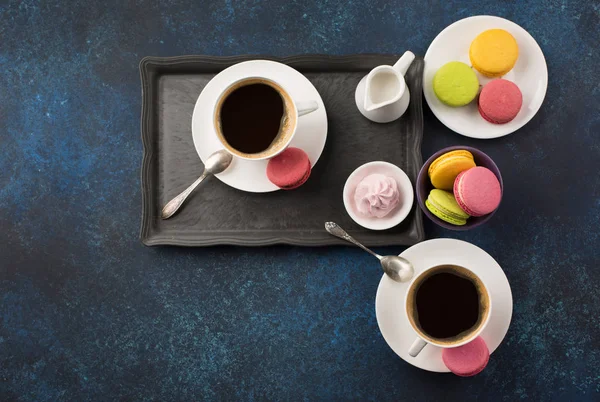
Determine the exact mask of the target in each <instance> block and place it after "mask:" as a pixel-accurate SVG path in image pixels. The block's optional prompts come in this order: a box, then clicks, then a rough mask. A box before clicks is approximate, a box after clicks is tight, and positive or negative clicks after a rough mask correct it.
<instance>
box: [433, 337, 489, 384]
mask: <svg viewBox="0 0 600 402" xmlns="http://www.w3.org/2000/svg"><path fill="white" fill-rule="evenodd" d="M442 360H443V361H444V364H445V365H446V367H448V370H450V371H451V372H453V373H454V374H456V375H458V376H461V377H472V376H474V375H476V374H479V373H481V372H482V371H483V369H484V368H485V366H487V364H488V362H489V361H490V351H489V349H488V347H487V344H486V343H485V341H484V340H483V339H482V338H481V337H480V336H478V337H477V338H475V339H473V340H472V341H471V342H469V343H467V344H466V345H462V346H459V347H457V348H449V349H444V350H443V351H442Z"/></svg>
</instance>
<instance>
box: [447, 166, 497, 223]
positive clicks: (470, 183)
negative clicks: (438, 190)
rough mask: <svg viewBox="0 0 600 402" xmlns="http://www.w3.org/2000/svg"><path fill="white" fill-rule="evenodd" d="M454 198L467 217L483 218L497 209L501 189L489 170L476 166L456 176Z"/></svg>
mask: <svg viewBox="0 0 600 402" xmlns="http://www.w3.org/2000/svg"><path fill="white" fill-rule="evenodd" d="M454 198H456V202H457V203H458V205H459V206H460V209H462V210H463V211H465V212H466V213H468V214H469V215H471V216H484V215H487V214H489V213H492V212H494V211H495V210H496V208H498V205H500V200H501V199H502V189H501V188H500V182H499V181H498V178H497V177H496V175H495V174H494V173H493V172H492V171H491V170H490V169H488V168H486V167H483V166H476V167H474V168H471V169H469V170H465V171H463V172H461V173H459V175H458V176H456V180H455V181H454Z"/></svg>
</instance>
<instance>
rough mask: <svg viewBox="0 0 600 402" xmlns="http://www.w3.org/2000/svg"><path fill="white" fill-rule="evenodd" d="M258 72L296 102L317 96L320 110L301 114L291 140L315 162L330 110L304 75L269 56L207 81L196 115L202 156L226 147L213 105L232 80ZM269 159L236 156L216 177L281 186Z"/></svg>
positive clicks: (258, 187) (263, 189) (243, 184)
mask: <svg viewBox="0 0 600 402" xmlns="http://www.w3.org/2000/svg"><path fill="white" fill-rule="evenodd" d="M256 74H261V75H263V74H264V75H265V76H266V77H269V78H271V79H273V80H274V81H277V82H278V83H280V84H281V85H282V86H283V87H284V88H285V90H286V91H288V93H289V94H290V96H291V97H292V98H293V99H294V100H295V101H296V102H300V101H311V100H314V101H316V102H317V103H318V104H319V108H318V109H317V110H316V111H314V112H312V113H310V114H308V115H305V116H302V117H299V118H298V128H297V131H296V135H295V136H294V138H293V139H292V142H291V143H290V146H291V147H296V148H301V149H303V150H304V151H305V152H306V153H307V154H308V159H309V160H310V162H311V164H312V166H314V165H315V164H316V163H317V161H318V160H319V157H320V156H321V153H322V152H323V148H324V147H325V140H326V139H327V113H326V112H325V105H324V104H323V100H322V99H321V96H320V95H319V92H318V91H317V89H316V88H315V87H314V85H313V84H312V83H311V82H310V81H309V80H308V78H306V77H305V76H304V75H302V74H300V73H299V72H298V71H296V70H294V69H293V68H291V67H289V66H287V65H285V64H281V63H277V62H274V61H268V60H252V61H245V62H242V63H239V64H235V65H233V66H231V67H229V68H226V69H225V70H223V71H221V72H220V73H219V74H217V75H216V76H215V77H214V78H213V79H212V80H210V82H209V83H208V84H206V86H205V87H204V89H203V90H202V93H201V94H200V96H199V97H198V100H197V101H196V106H195V107H194V114H193V116H192V136H193V139H194V146H195V147H196V152H197V153H198V155H199V156H200V159H202V162H204V161H206V158H208V156H209V155H210V154H212V153H213V152H215V151H218V150H219V149H223V146H222V145H221V143H220V142H219V140H218V138H217V135H216V133H215V129H214V126H213V105H214V103H215V102H216V100H217V98H218V97H219V95H220V94H221V93H222V92H223V90H225V89H226V88H227V87H228V86H229V85H230V84H231V83H232V82H234V81H236V80H238V79H240V78H243V77H247V76H253V75H256ZM267 163H268V160H258V161H249V160H245V159H240V158H236V157H235V156H234V157H233V162H232V164H231V166H229V168H228V169H227V170H226V171H225V172H223V173H220V174H218V175H216V177H217V178H218V179H219V180H221V181H222V182H223V183H225V184H227V185H229V186H231V187H234V188H237V189H238V190H242V191H248V192H251V193H267V192H271V191H276V190H279V188H278V187H277V186H275V185H274V184H273V183H271V182H270V181H269V179H268V178H267Z"/></svg>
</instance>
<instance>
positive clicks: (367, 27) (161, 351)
mask: <svg viewBox="0 0 600 402" xmlns="http://www.w3.org/2000/svg"><path fill="white" fill-rule="evenodd" d="M189 3H190V2H183V1H176V0H165V1H161V2H158V1H129V2H122V1H104V2H87V1H77V0H72V1H66V0H65V1H34V0H23V1H17V0H8V1H6V0H5V1H1V2H0V38H1V41H0V71H1V73H0V150H1V153H0V207H1V208H0V228H1V230H0V399H2V400H39V401H55V400H114V399H119V398H123V399H157V400H170V399H180V400H194V399H195V400H200V399H244V400H264V399H280V400H302V399H306V400H309V399H310V400H340V399H355V400H440V399H444V400H506V401H514V400H518V399H529V400H535V401H540V400H577V401H586V400H588V401H592V400H599V399H600V350H599V349H600V348H599V346H600V318H599V316H600V291H599V290H598V283H599V282H600V273H599V272H600V270H599V262H600V251H598V247H599V245H600V239H599V230H598V227H600V218H599V216H600V175H598V172H597V169H598V166H599V165H598V160H600V139H599V137H598V134H599V133H600V107H599V104H600V86H599V82H600V80H599V78H600V76H599V74H598V65H599V64H600V49H599V47H598V44H599V43H600V29H599V28H598V27H599V25H600V24H599V23H600V5H599V3H598V2H597V1H557V0H553V1H550V0H548V1H530V2H517V1H509V2H498V1H489V0H481V1H479V2H477V4H473V5H471V6H468V7H467V6H466V3H464V4H459V2H455V1H447V2H431V1H405V2H401V3H400V2H398V3H397V4H395V5H394V4H392V3H391V2H385V1H349V2H333V1H320V0H315V1H312V0H307V1H303V2H295V1H294V2H284V1H272V2H269V3H268V4H267V3H266V2H265V3H261V2H253V1H240V2H232V1H226V2H222V1H214V2H202V1H198V2H193V4H189ZM477 14H491V15H499V16H503V17H506V18H509V19H511V20H513V21H515V22H516V23H518V24H519V25H521V26H523V27H524V28H525V29H527V30H528V31H529V32H530V33H531V34H532V35H533V36H534V37H535V38H536V40H537V41H538V43H539V44H540V46H541V47H542V50H543V51H544V54H545V56H546V59H547V62H548V69H549V75H550V80H549V87H548V94H547V98H546V101H545V103H544V105H543V107H542V109H541V110H540V112H539V113H538V115H537V116H536V117H535V118H534V119H533V120H532V121H531V122H530V123H529V124H528V125H527V126H526V127H525V128H523V129H521V130H520V131H519V132H518V133H516V134H514V135H511V136H508V137H505V138H501V139H496V140H491V141H476V140H469V139H465V138H463V137H460V136H458V135H456V134H453V133H451V132H450V131H449V130H448V129H446V128H445V127H443V126H442V125H441V123H439V122H438V121H437V120H436V119H435V117H434V116H433V115H432V114H431V112H430V111H429V110H428V109H427V108H426V111H425V119H426V123H425V138H424V144H423V156H424V157H425V158H426V157H428V156H429V155H431V154H432V153H433V152H435V151H436V150H438V149H440V148H442V147H445V146H450V145H455V144H467V145H471V146H475V147H479V148H481V149H482V150H484V151H485V152H487V153H488V154H489V155H490V156H492V157H493V158H494V159H495V160H496V162H497V164H498V165H499V167H500V169H501V170H502V172H503V176H504V180H505V198H504V200H503V204H502V206H501V208H500V210H499V212H498V213H497V215H496V216H495V217H494V218H493V219H492V220H491V221H490V222H489V223H488V224H487V225H486V226H485V227H483V228H481V229H479V230H476V231H473V232H468V233H454V232H447V231H444V230H442V229H440V228H437V227H434V226H433V225H432V224H430V223H427V227H426V229H427V234H428V237H429V238H434V237H453V238H459V239H464V240H467V241H470V242H472V243H474V244H476V245H478V246H480V247H482V248H484V249H485V250H487V251H488V252H489V253H490V254H491V255H492V256H494V257H495V258H496V259H497V260H498V261H499V263H500V264H501V265H502V266H503V267H504V269H505V271H506V274H507V276H508V278H509V280H510V283H511V285H512V290H513V296H514V301H515V307H514V315H513V322H512V326H511V328H510V330H509V332H508V335H507V338H506V341H505V343H503V344H502V345H501V346H500V348H499V349H498V350H497V352H496V353H494V355H493V356H492V358H491V360H490V364H489V366H488V368H487V369H486V370H485V371H484V372H483V373H482V374H480V375H478V376H477V377H474V378H471V379H461V378H458V377H454V376H452V375H438V374H431V373H427V372H423V371H420V370H418V369H415V368H413V367H412V366H410V365H408V364H406V363H405V362H403V361H402V360H401V359H399V358H398V357H397V356H396V355H395V354H394V353H393V352H392V351H391V350H390V349H389V348H388V346H387V345H386V344H385V342H384V340H383V338H382V337H381V334H380V333H379V330H378V327H377V323H376V319H375V312H374V298H375V291H376V288H377V284H378V281H379V278H380V272H379V268H378V266H377V262H376V261H375V260H373V259H372V258H371V257H369V256H368V255H366V254H365V253H363V252H361V251H359V250H355V249H351V248H343V247H340V248H326V249H325V248H324V249H303V248H297V247H272V248H262V249H245V248H234V247H222V248H211V249H173V248H162V249H149V248H145V247H144V246H142V245H141V243H140V242H139V240H138V230H139V221H140V217H139V215H140V208H141V206H140V200H141V197H140V182H139V167H140V163H141V156H142V145H141V141H140V135H139V113H140V100H141V97H140V84H139V75H138V63H139V61H140V59H141V58H142V57H143V56H146V55H160V56H173V55H181V54H212V55H235V54H242V53H257V54H259V53H263V54H274V55H281V56H283V55H292V54H298V53H330V54H349V53H360V52H381V53H399V52H402V51H404V50H406V49H407V48H409V49H411V50H413V51H414V52H415V53H417V54H421V55H423V54H424V53H425V51H426V49H427V46H428V44H429V43H430V42H431V40H433V38H434V37H435V35H437V33H438V32H439V31H440V30H441V29H443V28H444V27H445V26H447V25H448V24H450V23H452V22H454V21H456V20H458V19H461V18H464V17H467V16H470V15H477ZM381 251H382V252H389V253H392V252H399V251H401V248H389V249H387V250H385V249H382V250H381Z"/></svg>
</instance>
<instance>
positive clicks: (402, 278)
mask: <svg viewBox="0 0 600 402" xmlns="http://www.w3.org/2000/svg"><path fill="white" fill-rule="evenodd" d="M325 230H326V231H327V232H328V233H329V234H331V235H334V236H335V237H339V238H340V239H342V240H346V241H347V242H350V243H352V244H354V245H355V246H358V247H360V248H362V249H363V250H365V251H366V252H367V253H369V254H371V255H372V256H374V257H377V259H378V260H379V262H380V263H381V267H382V268H383V272H385V273H386V275H387V276H389V277H390V278H392V279H393V280H395V281H396V282H408V281H409V280H411V278H412V277H413V275H414V273H415V270H414V268H413V265H412V264H411V263H410V261H408V260H407V259H406V258H403V257H400V256H397V255H386V256H381V255H379V254H377V253H375V252H374V251H371V250H369V249H368V248H366V247H365V246H363V245H362V244H360V243H359V242H358V241H356V240H355V239H354V238H353V237H352V236H350V235H349V234H348V233H346V231H345V230H344V229H342V228H341V227H339V226H338V224H337V223H335V222H325Z"/></svg>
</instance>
